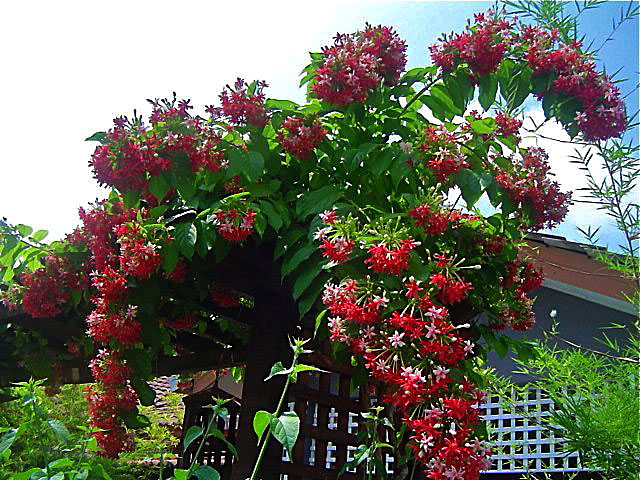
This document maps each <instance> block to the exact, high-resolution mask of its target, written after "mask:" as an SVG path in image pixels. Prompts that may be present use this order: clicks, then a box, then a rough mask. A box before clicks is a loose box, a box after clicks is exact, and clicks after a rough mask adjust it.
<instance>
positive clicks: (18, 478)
mask: <svg viewBox="0 0 640 480" xmlns="http://www.w3.org/2000/svg"><path fill="white" fill-rule="evenodd" d="M0 460H2V459H1V458H0ZM37 472H42V473H43V475H42V476H44V477H45V478H46V476H47V474H46V472H44V471H43V470H42V469H41V468H38V467H33V468H30V469H29V470H27V471H25V472H20V473H14V474H13V475H11V476H10V477H9V480H30V479H32V477H33V478H35V477H34V474H36V473H37ZM42 476H41V477H40V478H42Z"/></svg>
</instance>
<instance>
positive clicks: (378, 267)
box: [364, 239, 420, 275]
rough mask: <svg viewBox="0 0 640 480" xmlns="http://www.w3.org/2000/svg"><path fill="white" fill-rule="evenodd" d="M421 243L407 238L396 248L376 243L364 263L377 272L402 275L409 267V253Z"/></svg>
mask: <svg viewBox="0 0 640 480" xmlns="http://www.w3.org/2000/svg"><path fill="white" fill-rule="evenodd" d="M418 245H420V242H416V241H414V240H412V239H406V240H404V241H402V242H401V243H400V245H399V246H398V247H396V248H391V249H390V248H388V247H387V246H385V245H383V244H378V245H374V246H372V247H371V248H370V249H369V255H370V256H369V258H367V259H366V260H365V261H364V263H366V264H368V265H369V268H370V269H372V270H373V271H374V272H375V273H388V274H390V275H400V274H401V273H402V272H404V271H405V270H406V269H407V268H409V254H410V253H411V251H412V250H413V249H414V248H415V247H417V246H418Z"/></svg>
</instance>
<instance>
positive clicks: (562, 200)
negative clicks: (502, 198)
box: [496, 148, 571, 229]
mask: <svg viewBox="0 0 640 480" xmlns="http://www.w3.org/2000/svg"><path fill="white" fill-rule="evenodd" d="M548 158H549V156H548V155H547V153H546V152H545V151H544V150H543V149H541V148H529V149H527V150H526V153H525V154H524V157H523V159H522V162H517V161H515V160H514V163H513V164H512V165H513V171H512V172H507V171H506V170H503V169H498V172H497V175H496V183H497V184H498V185H500V186H501V187H502V188H503V189H504V190H505V191H506V192H507V193H508V194H509V197H510V198H511V200H512V201H514V202H526V205H528V206H529V207H530V208H531V210H532V215H533V219H532V222H531V223H532V225H531V227H532V228H534V229H540V228H545V227H546V228H551V227H553V226H554V225H557V224H559V223H560V222H562V220H564V217H565V216H566V215H567V211H568V205H569V203H570V202H571V193H562V192H561V191H560V187H559V185H558V183H557V182H554V181H552V180H551V179H550V178H549V175H548V174H549V169H550V167H549V162H548Z"/></svg>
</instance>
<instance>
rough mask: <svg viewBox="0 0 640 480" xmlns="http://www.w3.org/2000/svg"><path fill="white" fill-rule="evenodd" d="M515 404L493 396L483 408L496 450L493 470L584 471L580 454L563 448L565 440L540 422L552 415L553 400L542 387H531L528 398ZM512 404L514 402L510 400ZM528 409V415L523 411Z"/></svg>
mask: <svg viewBox="0 0 640 480" xmlns="http://www.w3.org/2000/svg"><path fill="white" fill-rule="evenodd" d="M512 399H513V400H514V401H513V403H512V404H506V403H505V402H500V399H499V397H498V396H495V395H490V396H489V397H488V401H487V402H486V403H485V404H484V405H482V406H481V407H480V409H481V411H482V414H483V416H484V418H485V420H486V422H487V427H488V428H489V431H490V434H491V438H492V439H495V441H494V442H493V444H492V445H493V447H494V451H495V452H496V455H494V456H493V458H492V461H493V466H492V468H491V470H489V472H496V473H498V472H499V473H507V472H522V471H530V472H540V471H548V472H554V471H556V472H558V471H563V472H576V471H582V470H583V469H582V468H581V467H580V460H579V457H578V454H577V453H571V454H568V453H567V452H565V451H563V443H565V441H564V439H563V438H561V437H556V436H555V434H554V432H553V431H551V430H549V429H546V428H544V426H541V425H540V421H539V420H540V419H543V418H545V417H549V416H551V411H552V410H553V402H552V401H551V400H550V399H549V398H547V397H546V396H545V395H544V393H542V392H541V391H540V390H539V389H534V388H530V389H529V390H528V392H527V394H526V398H522V397H521V398H518V399H516V397H515V393H514V396H513V397H512ZM510 403H511V402H510ZM523 411H524V412H526V415H522V414H521V413H523Z"/></svg>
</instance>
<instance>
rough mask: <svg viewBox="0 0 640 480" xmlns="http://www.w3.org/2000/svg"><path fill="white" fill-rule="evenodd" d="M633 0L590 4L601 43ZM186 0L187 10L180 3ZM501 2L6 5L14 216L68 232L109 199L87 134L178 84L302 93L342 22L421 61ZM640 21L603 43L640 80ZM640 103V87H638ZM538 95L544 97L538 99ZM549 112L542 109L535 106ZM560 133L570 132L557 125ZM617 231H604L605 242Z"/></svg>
mask: <svg viewBox="0 0 640 480" xmlns="http://www.w3.org/2000/svg"><path fill="white" fill-rule="evenodd" d="M627 4H628V2H608V3H607V4H605V5H604V6H603V7H601V8H599V9H597V10H596V11H593V12H587V13H586V14H585V16H584V20H583V23H582V27H583V32H584V33H585V34H586V35H587V37H588V38H596V39H600V40H599V41H598V42H596V44H599V43H600V42H601V41H602V40H604V38H606V34H607V33H608V32H609V30H610V28H611V19H612V18H614V17H617V16H618V15H619V10H620V8H621V7H625V6H626V5H627ZM178 5H179V6H178ZM491 5H492V3H491V2H460V1H451V2H382V1H370V2H349V1H340V2H338V1H331V0H327V1H323V2H319V3H318V2H314V3H310V2H300V1H298V2H284V1H274V2H259V1H256V2H249V1H246V2H242V1H239V2H210V1H209V2H204V1H203V2H197V1H183V2H180V3H179V4H177V3H175V2H170V1H155V2H150V1H137V2H129V1H126V2H125V1H121V0H114V1H112V2H109V4H108V7H107V6H106V5H105V4H103V3H102V2H82V3H74V2H45V1H41V2H35V3H31V2H3V5H2V6H0V18H2V19H3V25H2V28H0V40H1V41H2V43H3V44H4V45H11V46H12V47H11V48H10V49H4V50H3V52H2V53H0V55H1V57H0V58H1V59H2V65H3V76H2V79H0V84H1V85H2V88H3V91H4V92H5V98H4V105H3V107H4V108H3V110H4V112H3V113H4V114H3V115H2V116H1V117H0V132H2V139H3V157H4V158H3V162H2V174H1V175H0V216H6V217H8V219H9V221H10V222H12V223H26V224H29V225H32V226H34V227H36V228H44V229H47V230H49V231H50V232H51V236H50V238H51V239H55V238H61V237H62V236H63V235H64V233H65V232H68V231H70V230H71V229H72V228H73V227H74V226H75V225H76V224H77V221H78V219H77V213H76V212H77V208H78V207H79V206H83V205H86V204H87V202H89V201H91V200H93V199H95V198H96V197H101V196H103V195H104V191H103V190H101V189H100V188H98V187H97V186H96V184H95V182H94V181H93V179H92V177H91V172H90V170H89V168H88V166H87V161H88V159H89V157H90V154H91V152H92V150H93V145H91V144H88V143H85V142H83V139H84V138H86V137H87V136H89V135H90V134H91V133H93V132H94V131H97V130H104V129H106V128H108V127H109V126H110V123H111V119H112V118H114V117H115V116H118V115H121V114H129V113H130V112H131V111H132V110H133V109H134V108H137V109H138V110H139V111H143V112H146V111H148V109H147V105H146V102H145V99H146V98H152V97H164V96H169V95H171V92H173V91H176V92H177V93H178V95H180V96H184V97H189V98H191V99H192V104H194V105H206V104H211V103H216V102H217V96H218V93H219V92H220V90H221V89H222V87H223V86H224V85H225V84H227V83H232V82H233V81H234V80H235V78H236V77H237V76H242V77H244V78H246V79H253V78H260V79H264V80H266V81H267V82H268V83H269V84H270V88H269V89H267V92H266V93H267V95H268V96H271V97H274V98H290V99H293V100H298V101H301V100H302V99H303V92H302V91H300V90H299V89H298V88H297V85H298V78H299V77H298V73H299V72H300V70H301V69H302V68H303V67H304V66H305V65H306V64H307V61H308V56H307V52H309V51H319V49H320V47H321V46H322V45H325V44H328V43H330V42H331V39H332V37H333V36H334V35H335V33H337V32H351V31H354V30H356V29H358V28H361V27H362V26H363V24H364V22H365V21H368V22H370V23H372V24H379V23H382V24H385V25H389V26H393V27H395V28H396V30H397V31H398V33H399V34H400V36H401V37H402V38H404V39H405V40H407V42H408V44H409V50H408V57H409V65H408V67H409V68H411V67H414V66H422V65H427V64H428V63H429V56H428V52H427V47H428V46H429V45H431V44H432V43H433V42H435V40H436V38H437V37H438V36H439V35H440V34H441V33H443V32H451V31H461V30H462V29H463V28H464V26H465V24H466V20H467V18H469V17H470V16H471V15H472V14H473V13H474V12H481V11H484V10H486V9H487V8H488V7H489V6H491ZM638 44H639V40H638V21H637V19H636V20H635V21H633V22H629V23H627V24H625V25H623V26H622V27H621V28H620V29H619V30H618V32H617V33H616V36H615V39H614V41H611V42H609V43H608V44H607V45H605V47H604V48H603V50H602V52H601V57H602V58H603V59H605V63H606V66H607V70H608V71H611V72H613V71H615V70H617V69H618V68H619V67H623V72H622V74H623V75H624V76H625V77H627V78H632V79H636V80H637V78H638V74H637V72H638V70H639V68H638ZM624 88H626V91H629V90H631V91H632V92H634V93H633V95H632V96H631V97H630V99H629V105H630V110H635V109H636V108H637V106H638V92H637V89H633V88H631V84H628V85H627V86H626V87H624ZM532 105H533V103H532ZM533 113H534V114H535V112H533ZM556 130H557V132H554V133H558V134H561V133H562V132H561V131H560V130H559V129H556ZM544 146H545V147H546V148H548V149H549V151H550V154H551V160H552V168H553V170H554V171H555V172H556V173H557V176H558V180H559V181H560V183H561V184H562V185H563V186H567V187H568V188H576V187H578V186H580V181H581V178H580V174H579V172H578V171H577V170H576V169H575V168H574V167H571V166H570V165H569V164H568V159H567V158H566V157H567V155H568V154H569V153H570V150H568V149H567V148H566V145H564V146H563V144H556V145H553V144H552V145H544ZM585 222H591V223H597V224H599V223H604V224H606V218H604V217H602V216H599V215H597V214H595V213H594V212H593V209H591V208H590V207H586V206H575V207H573V208H572V211H571V214H570V216H569V217H568V219H567V221H566V222H565V224H564V225H562V226H561V227H559V228H557V229H556V230H554V231H553V232H552V233H556V234H559V235H564V236H567V237H568V238H570V239H574V240H581V236H580V234H579V233H578V232H577V230H576V228H575V225H576V224H579V225H580V226H585ZM616 237H617V235H616V232H615V228H612V227H611V226H610V225H609V226H606V225H605V228H604V229H603V235H602V238H601V240H602V242H601V243H603V244H606V245H608V246H609V247H613V246H614V244H615V242H616V240H617V238H616Z"/></svg>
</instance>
